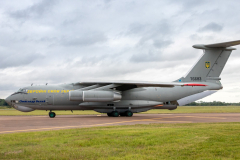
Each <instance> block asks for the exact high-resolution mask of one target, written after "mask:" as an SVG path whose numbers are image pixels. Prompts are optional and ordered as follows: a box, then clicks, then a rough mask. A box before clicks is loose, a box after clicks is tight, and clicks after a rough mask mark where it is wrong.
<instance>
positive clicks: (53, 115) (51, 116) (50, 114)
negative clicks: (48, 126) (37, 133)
mask: <svg viewBox="0 0 240 160" xmlns="http://www.w3.org/2000/svg"><path fill="white" fill-rule="evenodd" d="M48 115H49V117H50V118H54V117H55V116H56V114H55V113H54V112H49V113H48Z"/></svg>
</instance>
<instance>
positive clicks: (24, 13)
mask: <svg viewBox="0 0 240 160" xmlns="http://www.w3.org/2000/svg"><path fill="white" fill-rule="evenodd" d="M54 4H55V0H51V1H49V0H42V1H40V2H39V3H35V4H33V5H31V6H30V7H27V8H26V9H22V10H17V11H12V12H10V13H9V15H10V16H11V17H12V18H15V19H27V18H31V17H39V16H42V15H43V14H45V13H49V12H50V10H51V8H52V7H53V5H54Z"/></svg>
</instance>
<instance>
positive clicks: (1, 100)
mask: <svg viewBox="0 0 240 160" xmlns="http://www.w3.org/2000/svg"><path fill="white" fill-rule="evenodd" d="M0 106H6V107H10V106H9V105H8V104H7V102H6V101H5V100H4V99H0Z"/></svg>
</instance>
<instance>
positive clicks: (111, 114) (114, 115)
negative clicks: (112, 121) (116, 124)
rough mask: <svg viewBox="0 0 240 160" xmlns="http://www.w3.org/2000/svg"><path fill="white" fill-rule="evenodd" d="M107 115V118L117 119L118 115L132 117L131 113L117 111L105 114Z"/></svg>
mask: <svg viewBox="0 0 240 160" xmlns="http://www.w3.org/2000/svg"><path fill="white" fill-rule="evenodd" d="M107 115H108V116H109V117H118V116H119V115H120V116H126V117H132V116H133V112H132V111H126V112H122V113H119V112H118V111H112V112H110V113H107Z"/></svg>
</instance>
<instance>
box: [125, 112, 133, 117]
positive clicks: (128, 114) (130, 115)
mask: <svg viewBox="0 0 240 160" xmlns="http://www.w3.org/2000/svg"><path fill="white" fill-rule="evenodd" d="M125 115H126V116H127V117H132V115H133V112H132V111H126V112H125Z"/></svg>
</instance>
